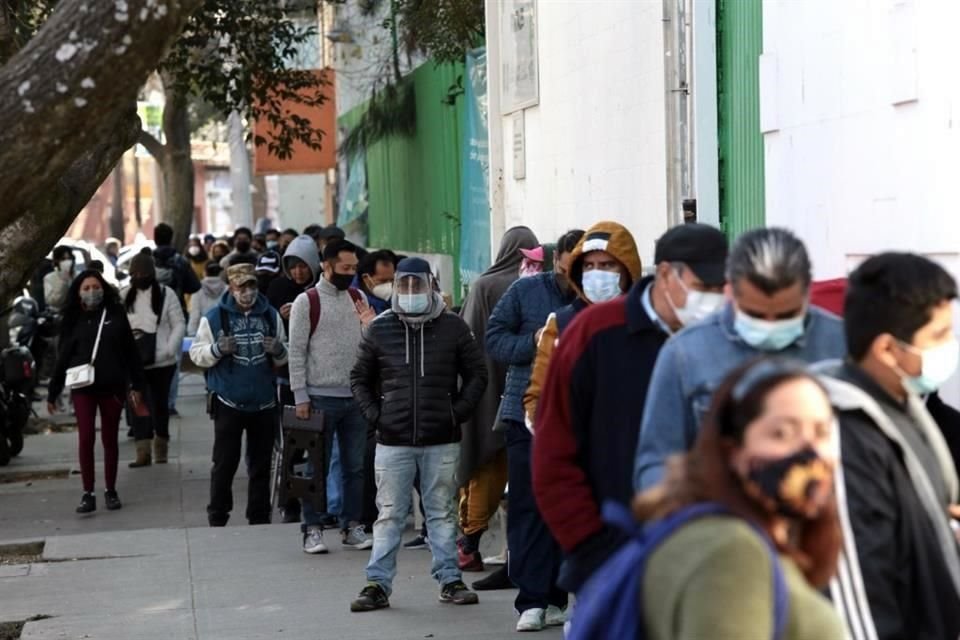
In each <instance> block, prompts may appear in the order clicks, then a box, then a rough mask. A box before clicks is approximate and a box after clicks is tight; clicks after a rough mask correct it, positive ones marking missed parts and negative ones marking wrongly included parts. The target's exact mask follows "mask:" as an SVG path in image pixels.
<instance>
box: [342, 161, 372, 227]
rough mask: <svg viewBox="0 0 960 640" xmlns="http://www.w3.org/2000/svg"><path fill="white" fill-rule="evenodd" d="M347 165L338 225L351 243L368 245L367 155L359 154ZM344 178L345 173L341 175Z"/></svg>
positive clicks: (347, 162) (346, 162)
mask: <svg viewBox="0 0 960 640" xmlns="http://www.w3.org/2000/svg"><path fill="white" fill-rule="evenodd" d="M345 164H346V182H345V183H342V184H341V188H342V190H343V191H342V193H341V195H340V202H339V203H338V204H339V207H338V210H337V225H338V226H339V227H340V228H341V229H343V230H344V232H345V233H346V234H347V237H348V238H349V240H350V241H351V242H356V243H358V244H360V245H361V246H366V244H367V235H368V234H367V210H368V209H369V207H370V201H369V198H368V196H367V165H366V154H364V153H357V154H355V155H354V156H352V157H351V158H350V159H349V160H347V161H345ZM340 175H341V176H343V172H341V174H340Z"/></svg>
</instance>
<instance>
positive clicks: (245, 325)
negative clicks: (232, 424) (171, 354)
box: [190, 291, 287, 412]
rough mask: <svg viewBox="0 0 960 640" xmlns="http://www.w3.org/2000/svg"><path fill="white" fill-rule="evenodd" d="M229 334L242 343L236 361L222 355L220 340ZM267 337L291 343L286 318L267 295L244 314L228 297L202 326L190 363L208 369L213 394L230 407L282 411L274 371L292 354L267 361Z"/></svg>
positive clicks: (260, 297)
mask: <svg viewBox="0 0 960 640" xmlns="http://www.w3.org/2000/svg"><path fill="white" fill-rule="evenodd" d="M224 312H225V314H226V319H227V321H228V322H229V323H230V327H229V331H228V332H225V331H224V328H223V326H222V324H221V314H223V313H224ZM225 333H229V335H231V336H233V337H234V338H236V341H237V351H236V353H234V354H232V355H224V354H221V353H220V351H219V349H217V340H218V339H219V338H221V337H222V336H223V335H224V334H225ZM267 336H275V337H277V338H278V339H279V340H280V341H281V342H285V341H286V335H285V332H284V330H283V322H282V321H281V319H280V314H279V313H277V311H276V310H275V309H274V308H273V307H271V306H270V303H269V302H268V301H267V298H266V297H265V296H264V295H262V294H261V295H258V296H257V301H256V302H255V303H254V305H253V308H251V309H250V311H248V312H246V313H244V312H243V311H241V310H240V309H239V308H238V307H237V303H236V301H234V299H233V296H232V295H231V294H230V292H229V291H226V292H224V294H223V296H222V297H221V298H220V302H219V304H217V306H215V307H214V308H213V309H211V310H210V311H209V312H207V314H206V315H205V316H204V317H203V319H202V320H200V326H199V328H198V329H197V337H196V338H195V339H194V341H193V345H192V346H191V347H190V359H191V360H193V362H194V363H195V364H197V365H198V366H200V367H204V368H206V369H207V389H209V390H210V391H211V392H213V393H215V394H217V396H218V397H219V398H220V399H221V400H222V401H223V402H224V404H226V405H228V406H230V407H233V408H235V409H237V410H239V411H247V412H256V411H262V410H264V409H269V408H271V407H273V406H275V405H276V402H277V399H276V393H275V381H276V372H275V371H274V367H277V366H282V365H284V364H285V363H286V362H287V352H286V349H283V350H282V351H281V353H280V354H279V355H275V356H269V355H267V353H266V352H265V351H264V349H263V339H264V338H265V337H267Z"/></svg>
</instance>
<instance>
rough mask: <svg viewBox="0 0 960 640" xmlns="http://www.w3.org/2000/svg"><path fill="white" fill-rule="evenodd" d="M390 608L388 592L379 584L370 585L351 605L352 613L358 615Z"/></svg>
mask: <svg viewBox="0 0 960 640" xmlns="http://www.w3.org/2000/svg"><path fill="white" fill-rule="evenodd" d="M389 606H390V600H389V599H388V598H387V592H386V591H384V590H383V587H381V586H380V585H378V584H374V583H372V582H371V583H369V584H367V586H365V587H364V588H363V590H362V591H361V592H360V595H359V596H357V599H356V600H354V601H353V602H351V603H350V611H353V612H354V613H358V612H361V611H376V610H377V609H386V608H387V607H389Z"/></svg>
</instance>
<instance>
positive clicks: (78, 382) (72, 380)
mask: <svg viewBox="0 0 960 640" xmlns="http://www.w3.org/2000/svg"><path fill="white" fill-rule="evenodd" d="M106 319H107V310H106V309H104V310H103V313H102V314H101V315H100V326H99V328H97V339H96V341H95V342H94V343H93V354H92V355H91V356H90V362H89V363H88V364H79V365H77V366H75V367H70V368H69V369H67V378H66V381H65V382H64V386H65V387H66V388H67V389H69V390H71V391H73V390H75V389H83V388H84V387H89V386H91V385H92V384H93V382H94V379H95V374H96V369H95V367H94V363H95V362H96V360H97V351H98V350H99V349H100V335H101V334H102V333H103V323H104V321H105V320H106Z"/></svg>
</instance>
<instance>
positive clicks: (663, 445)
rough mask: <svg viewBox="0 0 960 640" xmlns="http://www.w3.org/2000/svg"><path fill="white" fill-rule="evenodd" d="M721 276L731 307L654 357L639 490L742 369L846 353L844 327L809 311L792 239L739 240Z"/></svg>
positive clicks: (797, 244) (637, 471)
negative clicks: (775, 358) (763, 361)
mask: <svg viewBox="0 0 960 640" xmlns="http://www.w3.org/2000/svg"><path fill="white" fill-rule="evenodd" d="M726 271H727V280H728V282H727V285H726V294H727V297H728V299H729V301H728V302H727V303H726V304H725V306H724V307H723V308H722V309H721V311H720V312H719V313H715V314H713V315H711V316H709V317H708V318H707V319H706V320H704V321H702V322H700V323H698V324H696V325H694V326H692V327H689V328H688V329H687V330H686V331H683V332H681V333H679V334H677V335H676V336H674V337H673V338H672V339H671V340H670V341H669V342H668V343H667V344H666V345H665V346H664V348H663V350H662V351H661V352H660V355H659V356H658V358H657V364H656V367H654V370H653V377H652V379H651V381H650V389H649V390H648V392H647V403H646V406H645V407H644V412H643V420H642V421H641V427H640V442H639V445H638V446H637V451H636V462H635V465H634V485H635V486H636V488H638V489H645V488H648V487H651V486H653V485H654V484H657V483H658V482H660V479H661V477H662V476H663V465H664V462H665V460H666V458H667V456H669V455H670V454H673V453H678V452H682V451H686V450H687V449H689V448H690V446H691V445H692V444H693V441H694V439H695V438H696V435H697V431H699V429H700V424H701V421H702V420H703V416H704V415H705V414H706V411H707V408H708V407H709V404H710V398H711V396H712V395H713V392H714V391H715V390H716V389H717V386H718V385H719V383H720V381H721V380H722V379H723V377H724V376H725V375H727V374H728V373H729V372H730V371H732V370H733V369H735V368H736V367H737V366H739V365H740V364H742V363H744V362H746V361H747V360H750V359H752V358H755V357H757V356H760V355H764V354H767V355H770V354H775V353H776V354H779V355H781V356H783V357H787V358H792V359H795V360H801V361H804V362H819V361H820V360H826V359H830V358H839V357H841V356H842V355H843V353H844V349H845V347H844V345H845V343H844V336H843V323H842V322H841V321H840V319H839V318H837V317H836V316H834V315H832V314H830V313H828V312H826V311H822V310H821V309H818V308H816V307H812V306H810V302H809V290H810V283H811V280H812V268H811V265H810V258H809V257H808V256H807V250H806V247H804V245H803V243H802V242H801V241H800V240H799V239H798V238H797V237H796V236H795V235H793V233H791V232H790V231H787V230H786V229H778V228H765V229H756V230H754V231H750V232H747V233H745V234H743V235H742V236H740V238H739V239H738V240H737V242H736V243H735V244H734V245H733V248H732V249H731V251H730V257H729V259H728V260H727V270H726ZM688 304H689V301H688ZM672 305H673V306H678V305H676V302H673V303H672Z"/></svg>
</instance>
